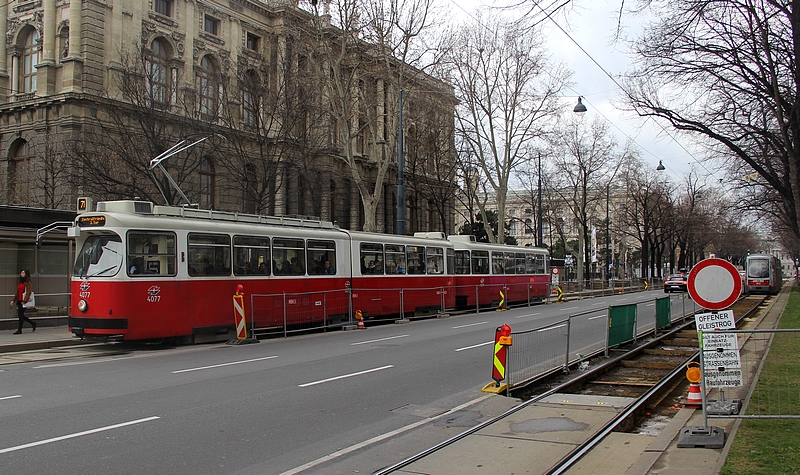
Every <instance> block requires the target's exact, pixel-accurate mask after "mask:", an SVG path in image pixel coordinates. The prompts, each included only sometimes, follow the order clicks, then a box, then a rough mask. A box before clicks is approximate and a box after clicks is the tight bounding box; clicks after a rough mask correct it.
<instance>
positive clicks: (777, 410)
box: [704, 329, 800, 419]
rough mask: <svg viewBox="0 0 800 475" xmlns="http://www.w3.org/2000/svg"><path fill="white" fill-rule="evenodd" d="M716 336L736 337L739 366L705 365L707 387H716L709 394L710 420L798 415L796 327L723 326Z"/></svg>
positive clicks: (798, 341) (798, 334)
mask: <svg viewBox="0 0 800 475" xmlns="http://www.w3.org/2000/svg"><path fill="white" fill-rule="evenodd" d="M714 334H715V335H716V334H720V335H722V334H735V335H737V336H738V344H739V348H740V350H739V356H740V360H741V370H740V372H739V371H737V368H735V367H724V368H720V369H717V371H714V370H713V369H712V370H709V369H708V368H707V369H706V371H705V374H704V376H705V378H706V387H707V388H709V387H714V388H715V389H713V390H712V391H711V392H710V393H709V395H708V397H707V401H708V404H707V405H706V407H707V411H708V417H709V418H731V417H734V418H742V419H784V418H785V419H789V418H795V419H796V418H800V378H798V374H800V358H798V354H800V329H766V330H725V331H717V332H714ZM709 350H711V349H709V348H706V351H709ZM712 351H713V350H712ZM738 378H741V380H739V379H738ZM739 382H741V383H742V384H741V385H739V384H738V383H739ZM712 399H713V400H712ZM742 403H744V405H742ZM740 407H741V408H740Z"/></svg>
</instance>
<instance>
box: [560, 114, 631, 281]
mask: <svg viewBox="0 0 800 475" xmlns="http://www.w3.org/2000/svg"><path fill="white" fill-rule="evenodd" d="M552 143H553V147H554V148H556V150H557V153H556V154H555V156H554V158H553V161H552V165H553V167H554V168H555V170H556V174H555V178H554V180H553V181H552V182H551V183H550V184H549V191H550V193H553V194H555V195H557V196H558V197H559V199H560V200H561V202H562V203H563V206H564V207H566V208H567V209H569V212H570V214H571V215H572V217H574V218H575V222H576V223H577V225H578V228H579V234H580V241H579V243H580V244H581V245H582V248H581V251H582V254H583V255H582V256H581V259H580V260H579V266H578V279H579V280H580V279H583V270H584V269H585V268H589V267H590V265H591V262H592V259H591V250H590V248H589V246H588V243H589V242H591V241H590V232H591V225H592V222H594V223H597V222H599V221H600V220H601V219H602V218H601V214H600V211H601V210H604V209H605V207H606V203H605V202H606V198H607V196H608V193H609V189H608V187H609V186H610V184H611V182H612V180H613V179H614V177H615V176H616V175H617V172H618V171H619V169H620V167H621V166H622V164H623V161H624V160H625V159H626V158H627V157H628V152H627V151H626V150H620V149H619V147H618V145H617V143H616V142H615V141H614V139H613V137H612V136H611V134H610V131H609V124H608V123H607V122H605V121H603V120H600V119H595V120H593V121H592V122H591V123H589V124H587V123H585V122H584V121H583V120H582V119H581V118H570V119H569V120H568V121H567V122H566V124H565V125H564V126H563V127H562V128H561V129H560V130H559V131H557V132H556V133H555V134H554V136H553V139H552ZM603 214H605V213H603Z"/></svg>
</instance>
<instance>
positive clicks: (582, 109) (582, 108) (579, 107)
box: [572, 96, 587, 114]
mask: <svg viewBox="0 0 800 475" xmlns="http://www.w3.org/2000/svg"><path fill="white" fill-rule="evenodd" d="M581 99H583V98H582V97H581V96H578V103H577V104H576V105H575V108H574V109H572V112H574V113H576V114H583V113H584V112H586V110H587V109H586V106H585V105H583V102H581Z"/></svg>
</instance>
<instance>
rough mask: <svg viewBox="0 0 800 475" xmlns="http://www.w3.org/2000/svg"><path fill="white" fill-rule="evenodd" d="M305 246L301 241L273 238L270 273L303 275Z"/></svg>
mask: <svg viewBox="0 0 800 475" xmlns="http://www.w3.org/2000/svg"><path fill="white" fill-rule="evenodd" d="M305 255H306V245H305V241H303V240H302V239H290V238H274V239H273V240H272V273H273V274H275V275H305V274H306V262H305Z"/></svg>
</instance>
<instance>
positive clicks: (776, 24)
mask: <svg viewBox="0 0 800 475" xmlns="http://www.w3.org/2000/svg"><path fill="white" fill-rule="evenodd" d="M650 6H651V7H652V8H654V9H656V12H655V13H656V16H657V17H658V18H659V22H658V23H657V24H655V25H654V26H652V27H651V28H650V29H649V30H648V31H647V32H646V33H645V34H644V35H643V36H642V37H641V38H638V39H637V40H636V41H635V42H634V43H633V47H634V51H635V52H636V54H637V56H638V59H639V66H638V67H637V68H636V69H635V70H634V71H633V72H632V73H631V75H630V78H629V81H628V86H627V89H628V101H629V103H630V105H631V106H632V108H633V109H634V110H635V111H636V112H638V113H639V114H640V115H642V116H652V117H657V118H661V119H664V120H666V121H667V122H668V123H669V124H671V126H672V127H674V128H675V129H677V130H680V131H685V132H686V133H687V134H690V135H693V136H695V137H697V138H702V139H705V140H707V141H708V142H710V143H711V144H713V146H712V149H713V150H712V152H713V153H714V155H715V156H718V157H723V158H724V159H725V160H726V161H727V164H728V168H729V170H730V171H731V176H730V182H731V184H733V186H734V187H738V188H748V193H747V194H746V201H744V202H743V203H744V204H747V203H750V204H752V205H754V207H755V208H761V209H766V210H767V215H768V216H770V217H771V219H772V222H773V225H774V227H776V228H777V229H783V230H786V231H790V232H791V234H792V235H793V236H794V239H790V240H789V241H794V243H795V245H794V246H791V247H790V249H795V247H798V246H796V243H797V242H800V227H799V226H800V225H799V224H798V223H800V101H798V96H797V91H798V90H799V89H800V69H798V68H800V66H799V65H800V48H798V47H797V45H798V44H800V16H798V14H797V13H798V11H800V1H798V0H787V1H773V0H766V1H760V2H752V1H749V0H724V1H710V0H687V1H681V2H658V3H656V2H650ZM751 174H754V175H752V176H753V178H754V179H753V180H748V181H747V182H746V181H745V180H744V179H743V178H745V177H749V176H750V175H751ZM798 250H800V249H798Z"/></svg>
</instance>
